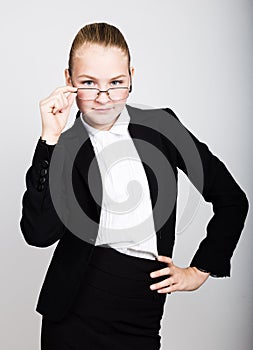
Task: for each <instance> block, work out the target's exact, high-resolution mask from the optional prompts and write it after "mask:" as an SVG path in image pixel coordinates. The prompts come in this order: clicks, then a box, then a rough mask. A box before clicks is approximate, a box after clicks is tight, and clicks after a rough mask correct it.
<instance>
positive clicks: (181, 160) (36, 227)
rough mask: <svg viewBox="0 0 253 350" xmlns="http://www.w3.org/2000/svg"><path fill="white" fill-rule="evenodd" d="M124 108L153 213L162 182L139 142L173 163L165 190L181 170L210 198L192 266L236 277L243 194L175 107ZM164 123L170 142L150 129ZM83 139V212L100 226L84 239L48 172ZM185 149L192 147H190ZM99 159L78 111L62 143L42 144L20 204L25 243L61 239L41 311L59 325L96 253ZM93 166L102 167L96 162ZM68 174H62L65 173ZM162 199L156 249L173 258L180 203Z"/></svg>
mask: <svg viewBox="0 0 253 350" xmlns="http://www.w3.org/2000/svg"><path fill="white" fill-rule="evenodd" d="M126 107H127V110H128V113H129V115H130V123H129V127H128V130H129V133H130V135H131V137H132V139H133V141H134V144H135V146H136V149H137V151H138V154H139V156H140V159H141V160H142V163H143V166H144V169H145V172H146V175H147V179H148V183H149V189H150V197H151V202H152V207H153V209H154V207H155V205H156V200H157V198H158V191H161V188H159V181H157V175H158V173H157V174H156V167H157V164H156V162H155V159H153V160H152V159H151V160H149V159H147V154H146V152H145V150H144V148H142V145H144V144H145V143H144V142H141V143H140V142H138V141H140V140H141V141H146V142H148V143H149V144H151V145H153V146H154V147H155V148H156V149H158V150H160V151H162V152H163V154H164V156H165V159H166V162H168V163H169V164H170V168H171V171H172V174H173V177H174V179H173V181H172V176H171V174H170V176H168V180H167V181H168V183H167V185H166V184H165V186H167V187H168V188H171V194H172V196H173V194H175V193H176V190H177V174H178V173H177V171H178V168H179V169H181V170H182V171H183V172H184V173H185V174H186V175H187V176H188V178H189V180H190V181H191V182H192V183H193V185H194V186H195V187H196V188H197V190H198V191H199V192H200V193H201V194H202V196H203V198H204V199H205V201H207V202H210V203H212V206H213V212H214V214H213V216H212V218H211V220H210V221H209V223H208V225H207V227H206V231H207V232H206V233H207V234H206V237H205V238H204V239H203V240H202V241H201V243H200V245H199V248H198V250H197V252H196V253H195V255H194V257H193V259H192V261H191V264H190V266H196V267H198V268H200V269H203V270H206V271H209V272H211V275H212V276H215V277H224V276H230V268H231V266H230V260H231V257H232V255H233V252H234V249H235V248H236V245H237V242H238V240H239V237H240V234H241V232H242V230H243V227H244V223H245V219H246V216H247V213H248V207H249V203H248V200H247V197H246V195H245V193H244V192H243V190H242V189H241V188H240V186H239V185H238V184H237V183H236V181H235V180H234V178H233V177H232V175H231V173H230V172H229V171H228V169H227V168H226V166H225V165H224V163H223V162H222V161H220V160H219V159H218V158H217V157H216V156H215V155H214V154H212V153H211V151H210V150H209V148H208V146H207V145H206V144H204V143H203V142H201V141H199V140H198V139H197V138H196V137H195V136H194V135H193V134H192V133H191V132H190V131H189V130H188V129H187V128H186V127H185V126H184V125H183V124H182V123H181V122H180V121H179V119H178V117H177V116H176V115H175V113H174V112H173V111H172V110H170V109H169V108H163V109H155V110H154V109H152V110H142V109H139V108H136V107H133V106H130V105H126ZM165 112H167V113H165ZM164 123H168V124H166V125H168V126H169V129H168V130H169V134H170V135H169V137H165V136H164V135H163V132H159V131H158V130H157V129H156V128H152V125H157V126H159V130H160V131H163V129H164V125H165V124H164ZM178 127H179V129H180V130H181V131H180V132H179V133H178V132H177V130H178V129H177V128H178ZM184 132H185V133H186V134H187V135H188V136H190V138H191V140H193V142H194V144H195V146H196V149H197V151H198V154H199V156H200V158H199V159H200V160H201V165H202V170H203V183H202V185H201V176H200V173H201V171H200V168H198V165H197V163H195V162H193V161H192V158H191V157H192V156H191V154H190V152H189V154H187V152H185V147H184V150H183V148H181V145H182V144H183V143H185V142H186V141H185V140H183V138H184V136H183V134H184ZM84 135H85V139H86V141H85V143H84V144H83V146H82V147H81V148H80V149H79V151H78V153H77V155H76V156H75V159H74V166H73V170H72V184H73V190H74V194H75V196H76V200H77V202H78V203H79V205H80V207H81V208H82V210H84V211H85V213H86V214H88V215H89V217H90V218H92V220H93V221H95V222H96V223H97V227H96V229H95V230H94V232H85V227H84V229H83V230H84V233H86V234H87V237H89V239H86V240H83V239H81V238H80V236H77V235H76V234H73V233H72V232H71V231H70V230H69V228H68V227H66V226H67V225H65V224H64V223H63V222H64V221H63V220H61V219H60V217H61V216H60V214H59V213H58V212H57V211H56V209H55V207H54V205H53V201H52V197H51V193H50V190H49V188H50V187H49V171H48V170H49V165H50V160H51V159H52V154H53V151H54V149H55V150H56V149H57V148H56V147H58V146H59V147H62V145H63V148H65V149H68V147H70V148H71V147H72V146H73V142H76V141H78V142H79V141H80V139H82V137H84ZM166 135H167V134H166ZM181 138H182V139H181ZM184 146H186V149H187V142H186V143H185V145H184ZM182 151H183V153H184V154H182ZM187 157H188V159H187ZM59 158H60V157H59ZM93 158H95V160H96V157H95V153H94V150H93V147H92V144H91V142H90V139H89V137H88V134H87V131H86V129H85V128H84V127H83V125H81V120H80V111H79V112H78V113H77V116H76V120H75V123H74V125H73V126H72V127H71V128H70V129H68V130H66V131H65V132H63V133H62V135H61V137H60V139H59V141H58V143H57V145H56V146H55V145H47V144H46V143H45V142H43V141H42V140H41V138H40V139H39V140H38V143H37V145H36V149H35V153H34V155H33V159H32V165H31V167H30V168H29V169H28V171H27V173H26V178H25V180H26V191H25V193H24V195H23V199H22V217H21V220H20V227H21V231H22V234H23V236H24V239H25V241H26V242H27V243H28V244H29V245H32V246H36V247H48V246H50V245H52V244H54V243H55V242H57V241H58V240H59V242H58V244H57V246H56V248H55V250H54V253H53V256H52V260H51V263H50V265H49V267H48V270H47V273H46V277H45V280H44V283H43V285H42V288H41V291H40V295H39V298H38V303H37V307H36V311H37V312H39V313H40V314H42V315H44V316H45V317H47V318H48V319H51V320H53V321H58V320H61V319H62V318H63V317H64V315H65V314H66V313H67V311H68V310H69V308H70V306H71V305H72V303H73V300H74V298H75V296H76V294H77V292H78V288H79V286H80V282H81V279H82V278H83V276H84V273H85V270H86V266H87V263H88V262H89V259H90V257H91V255H92V252H93V249H94V239H95V238H96V233H97V232H98V225H99V217H100V211H101V206H100V204H101V200H102V185H101V182H100V178H99V170H98V166H97V174H98V176H97V180H96V181H97V185H98V196H99V201H96V200H94V198H93V196H92V195H91V192H90V188H89V186H88V171H89V167H90V164H91V161H92V160H93ZM151 158H152V157H151ZM95 165H97V163H96V161H95ZM164 165H165V164H164ZM190 168H191V169H190ZM189 169H190V171H189ZM62 171H64V170H63V169H62ZM194 171H195V172H194ZM158 172H159V170H158ZM50 174H51V173H50ZM165 178H166V177H165ZM163 186H164V184H163ZM168 197H170V196H168ZM64 198H65V197H64ZM162 200H163V203H162V208H163V209H162V210H164V212H165V214H166V211H167V212H168V213H170V214H169V217H168V219H167V221H166V222H165V223H164V224H163V226H162V227H157V222H158V220H157V216H156V213H154V223H155V228H156V229H157V231H156V234H157V248H158V253H159V255H165V256H169V257H172V254H173V246H174V240H175V223H176V200H175V201H174V205H173V206H172V207H171V205H172V204H171V203H172V201H171V198H167V197H166V198H163V199H162ZM160 207H161V206H160ZM89 240H90V241H89Z"/></svg>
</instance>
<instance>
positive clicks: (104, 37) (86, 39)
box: [68, 22, 131, 76]
mask: <svg viewBox="0 0 253 350" xmlns="http://www.w3.org/2000/svg"><path fill="white" fill-rule="evenodd" d="M84 44H99V45H102V46H104V47H117V48H120V49H121V50H122V51H123V52H124V53H125V54H126V55H127V59H128V69H129V74H130V60H131V57H130V52H129V48H128V45H127V43H126V41H125V38H124V36H123V35H122V33H121V32H120V30H119V29H118V28H116V27H115V26H113V25H111V24H108V23H105V22H100V23H97V22H95V23H91V24H87V25H86V26H84V27H83V28H81V29H80V30H79V32H78V33H77V34H76V36H75V38H74V40H73V43H72V46H71V49H70V53H69V62H68V65H69V74H70V76H71V72H72V69H73V58H74V55H75V53H76V51H77V50H78V49H79V48H80V47H81V46H82V45H84ZM130 76H131V74H130Z"/></svg>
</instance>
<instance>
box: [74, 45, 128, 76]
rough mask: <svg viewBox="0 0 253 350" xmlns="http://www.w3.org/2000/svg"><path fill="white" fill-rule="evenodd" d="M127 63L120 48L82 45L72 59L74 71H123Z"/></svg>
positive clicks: (125, 56)
mask: <svg viewBox="0 0 253 350" xmlns="http://www.w3.org/2000/svg"><path fill="white" fill-rule="evenodd" d="M127 63H128V59H127V55H126V54H125V52H123V51H122V50H121V49H120V48H118V47H114V46H113V47H104V46H101V45H97V44H85V45H82V46H81V47H80V48H79V49H78V50H77V51H76V52H75V55H74V57H73V65H74V69H77V70H94V69H95V70H100V68H101V69H103V70H109V71H111V70H113V68H116V70H119V69H121V70H125V69H127V67H128V66H127Z"/></svg>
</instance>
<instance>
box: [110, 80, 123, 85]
mask: <svg viewBox="0 0 253 350" xmlns="http://www.w3.org/2000/svg"><path fill="white" fill-rule="evenodd" d="M113 83H119V84H122V83H123V80H114V81H113V82H112V84H113ZM113 85H114V86H116V85H118V84H113Z"/></svg>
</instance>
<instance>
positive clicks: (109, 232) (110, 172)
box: [80, 106, 158, 260]
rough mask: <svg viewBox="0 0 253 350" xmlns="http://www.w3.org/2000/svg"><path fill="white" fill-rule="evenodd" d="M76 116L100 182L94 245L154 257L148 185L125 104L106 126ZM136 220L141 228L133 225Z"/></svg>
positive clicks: (83, 116)
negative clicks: (101, 191)
mask: <svg viewBox="0 0 253 350" xmlns="http://www.w3.org/2000/svg"><path fill="white" fill-rule="evenodd" d="M80 118H81V120H82V122H83V125H84V127H85V128H86V130H87V132H88V134H89V137H90V140H91V143H92V146H93V149H94V152H95V155H96V159H97V162H98V166H99V170H100V173H101V177H102V183H103V199H102V204H101V215H100V222H99V230H98V236H97V240H96V243H95V245H104V244H106V245H109V246H110V247H111V248H114V249H116V250H118V251H119V252H121V253H124V254H128V255H133V256H137V257H141V258H146V259H153V260H154V259H155V258H156V257H157V256H158V251H157V237H156V232H155V227H154V220H153V212H152V203H151V198H150V192H149V186H148V181H147V177H146V173H145V170H144V167H143V164H142V162H141V160H140V158H139V155H138V152H137V150H136V148H135V145H134V142H133V140H132V138H131V136H130V134H129V131H128V124H129V120H130V116H129V114H128V111H127V108H126V106H124V108H123V110H122V112H121V113H120V115H119V117H118V119H117V120H116V122H115V123H114V124H113V126H112V127H111V128H110V130H99V129H96V128H94V127H92V126H91V125H89V124H88V123H87V122H86V120H85V114H81V116H80ZM119 141H120V142H119ZM122 141H124V142H122ZM117 143H118V144H117ZM139 224H141V226H139V227H141V229H136V228H137V227H138V225H139ZM145 227H146V228H145Z"/></svg>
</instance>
